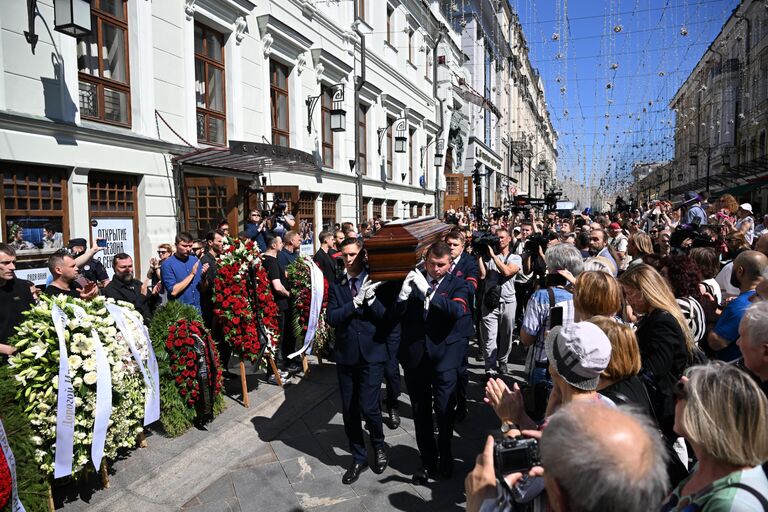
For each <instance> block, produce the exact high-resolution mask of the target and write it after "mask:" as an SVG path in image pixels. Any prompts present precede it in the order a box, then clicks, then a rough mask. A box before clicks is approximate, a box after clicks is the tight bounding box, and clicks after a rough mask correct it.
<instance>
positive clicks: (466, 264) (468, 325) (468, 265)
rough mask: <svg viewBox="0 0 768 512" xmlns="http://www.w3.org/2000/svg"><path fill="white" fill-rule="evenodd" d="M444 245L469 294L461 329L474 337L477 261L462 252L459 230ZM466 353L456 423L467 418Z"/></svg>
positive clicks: (467, 360)
mask: <svg viewBox="0 0 768 512" xmlns="http://www.w3.org/2000/svg"><path fill="white" fill-rule="evenodd" d="M445 243H447V244H448V246H449V247H450V248H451V258H452V259H453V262H452V263H451V268H450V272H451V274H453V275H454V276H456V277H460V278H461V279H463V280H464V281H465V282H466V283H467V292H468V293H469V300H468V301H467V303H468V306H469V313H468V314H467V315H465V316H464V317H463V318H462V319H461V325H462V328H463V329H464V330H465V332H466V335H467V338H471V337H472V336H474V335H475V320H474V318H473V315H472V312H473V311H474V309H475V308H474V304H475V294H476V293H477V283H478V280H479V279H480V268H479V267H478V265H477V259H475V258H474V257H473V256H472V255H470V254H467V253H466V252H464V244H465V243H466V237H465V236H464V233H462V232H461V231H459V230H454V231H451V232H450V233H448V234H447V235H445ZM467 352H469V343H467ZM467 352H465V353H464V358H463V359H462V361H461V366H460V367H459V381H458V383H457V386H456V421H463V420H464V418H466V417H467V387H468V386H469V359H468V357H467V356H468V354H467Z"/></svg>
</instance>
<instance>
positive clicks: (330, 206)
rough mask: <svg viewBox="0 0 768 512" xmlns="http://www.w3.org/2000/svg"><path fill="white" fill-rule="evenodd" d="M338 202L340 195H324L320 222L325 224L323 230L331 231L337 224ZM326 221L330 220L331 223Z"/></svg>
mask: <svg viewBox="0 0 768 512" xmlns="http://www.w3.org/2000/svg"><path fill="white" fill-rule="evenodd" d="M338 202H339V195H338V194H323V199H322V204H321V206H320V222H322V223H323V226H322V228H323V229H330V228H332V227H333V225H334V224H336V214H337V206H338V204H339V203H338ZM326 215H327V217H326ZM326 219H330V222H328V223H326V222H325V221H326Z"/></svg>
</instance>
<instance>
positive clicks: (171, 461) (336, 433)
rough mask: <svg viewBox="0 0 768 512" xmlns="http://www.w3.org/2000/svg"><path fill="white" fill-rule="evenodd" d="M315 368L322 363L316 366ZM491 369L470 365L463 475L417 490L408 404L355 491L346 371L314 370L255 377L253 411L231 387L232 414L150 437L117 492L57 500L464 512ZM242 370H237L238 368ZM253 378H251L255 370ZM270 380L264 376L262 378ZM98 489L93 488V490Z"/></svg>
mask: <svg viewBox="0 0 768 512" xmlns="http://www.w3.org/2000/svg"><path fill="white" fill-rule="evenodd" d="M312 361H313V362H314V358H312ZM481 364H482V363H479V362H478V361H477V360H475V359H474V358H470V366H471V372H472V373H471V377H470V379H471V382H470V392H469V393H470V400H469V405H468V406H469V414H468V418H467V419H466V420H465V421H464V422H462V423H459V424H458V425H457V427H456V434H455V438H454V457H455V458H456V466H455V470H454V475H453V477H452V478H451V479H450V480H447V481H445V480H438V481H437V482H434V483H430V484H429V485H428V486H414V485H412V484H411V475H412V474H413V472H414V470H415V469H416V468H417V467H418V466H419V457H418V451H417V449H416V439H415V437H414V426H413V420H412V415H411V410H410V407H409V404H408V395H407V394H406V393H403V395H401V403H402V405H401V415H402V424H401V426H400V427H399V428H398V429H396V430H389V429H387V427H385V434H386V436H387V439H386V441H387V443H388V444H389V447H390V449H389V455H390V459H389V467H388V468H387V469H386V470H385V471H384V473H382V474H381V475H376V474H374V473H373V472H372V471H371V470H370V469H368V470H366V471H364V472H363V473H362V475H361V476H360V479H359V480H358V481H357V482H355V483H354V484H352V485H344V484H342V483H341V474H342V473H343V472H344V470H345V467H346V466H347V465H348V464H349V462H350V460H351V459H350V454H349V451H348V445H347V440H346V437H345V434H344V426H343V423H342V416H341V406H340V398H339V394H338V384H337V380H336V370H335V368H334V365H333V364H332V363H324V365H323V366H320V367H319V366H317V365H316V364H313V365H312V367H311V372H310V374H309V376H307V377H306V378H299V377H294V378H293V379H291V383H290V384H287V385H286V386H285V388H284V390H281V389H280V388H279V387H277V386H273V385H269V384H266V383H265V382H264V381H263V380H260V381H259V385H258V387H255V382H256V375H253V374H250V375H249V384H250V389H251V392H250V394H249V397H250V403H251V407H250V408H249V409H246V408H244V407H243V406H242V405H241V404H240V403H239V401H238V399H239V397H240V396H239V380H237V379H233V380H229V381H227V388H228V395H229V396H228V397H227V404H228V407H227V409H226V410H225V411H224V412H223V413H222V414H221V415H220V416H219V417H218V418H216V420H215V421H214V422H212V423H210V424H209V425H207V426H206V427H205V428H206V430H205V431H202V430H197V429H193V430H191V431H190V432H187V433H186V434H184V435H182V436H181V437H179V438H176V439H169V438H166V437H164V436H163V435H161V434H160V433H158V432H156V431H152V430H151V429H150V431H149V433H150V435H148V437H147V440H148V444H149V446H148V448H145V449H139V450H136V451H134V452H132V453H131V454H130V456H128V457H127V458H125V459H123V460H119V461H117V462H116V463H115V464H114V465H113V466H112V467H111V468H110V473H111V477H110V488H109V489H102V488H101V485H100V482H98V481H95V482H89V483H88V484H83V485H81V486H80V487H79V488H78V489H77V490H75V489H73V488H70V487H66V488H59V489H57V491H56V497H57V508H58V507H61V506H63V510H65V511H68V512H69V511H73V512H76V511H86V510H87V511H88V512H99V511H105V512H106V511H109V512H129V511H130V512H133V511H135V512H139V511H142V512H144V511H153V512H155V511H157V512H163V511H171V510H174V511H178V510H183V511H184V512H203V511H212V512H213V511H243V512H245V511H257V510H270V511H303V510H306V511H324V510H334V511H335V512H343V511H347V510H349V511H361V510H370V511H380V510H382V511H383V510H419V511H423V510H440V511H447V510H462V509H463V508H464V504H465V499H464V477H465V476H466V474H467V472H468V471H469V470H470V469H471V468H472V466H473V465H474V460H475V456H476V455H477V453H478V452H479V450H480V449H481V448H482V445H483V440H484V439H485V435H486V433H487V432H488V431H489V426H491V428H492V426H495V425H496V421H495V420H494V419H493V416H492V411H491V410H490V408H488V407H487V406H485V405H484V404H483V403H482V388H481V381H482V370H481ZM233 369H235V370H236V368H233ZM249 371H250V370H249ZM259 377H260V379H261V378H263V373H262V374H259ZM89 484H90V485H89Z"/></svg>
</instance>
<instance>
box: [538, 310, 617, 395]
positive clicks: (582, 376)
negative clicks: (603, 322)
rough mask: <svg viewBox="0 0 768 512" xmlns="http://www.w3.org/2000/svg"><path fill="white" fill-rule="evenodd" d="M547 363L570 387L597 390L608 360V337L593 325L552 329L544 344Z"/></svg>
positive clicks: (582, 323) (609, 356)
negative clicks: (550, 364)
mask: <svg viewBox="0 0 768 512" xmlns="http://www.w3.org/2000/svg"><path fill="white" fill-rule="evenodd" d="M544 346H545V348H546V351H547V358H548V359H549V362H550V363H552V365H553V366H554V367H555V370H556V371H557V373H558V374H559V375H560V376H561V377H562V378H563V379H564V380H565V381H566V382H567V383H568V384H570V385H571V386H573V387H575V388H578V389H582V390H584V391H592V390H595V389H597V382H598V380H599V378H600V374H601V373H602V372H603V370H605V368H606V367H607V366H608V361H610V359H611V342H610V340H609V339H608V336H606V335H605V333H604V332H603V331H602V329H600V328H599V327H598V326H596V325H595V324H593V323H590V322H577V323H573V324H570V325H567V326H565V327H560V326H558V327H555V328H554V329H552V330H551V331H549V334H548V335H547V338H546V340H545V341H544Z"/></svg>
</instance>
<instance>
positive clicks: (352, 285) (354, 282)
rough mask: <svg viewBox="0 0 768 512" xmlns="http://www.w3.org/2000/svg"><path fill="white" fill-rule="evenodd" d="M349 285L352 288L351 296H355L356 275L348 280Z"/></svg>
mask: <svg viewBox="0 0 768 512" xmlns="http://www.w3.org/2000/svg"><path fill="white" fill-rule="evenodd" d="M349 286H350V288H351V289H352V296H353V297H354V296H356V295H357V278H356V277H353V278H352V279H350V280H349Z"/></svg>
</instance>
